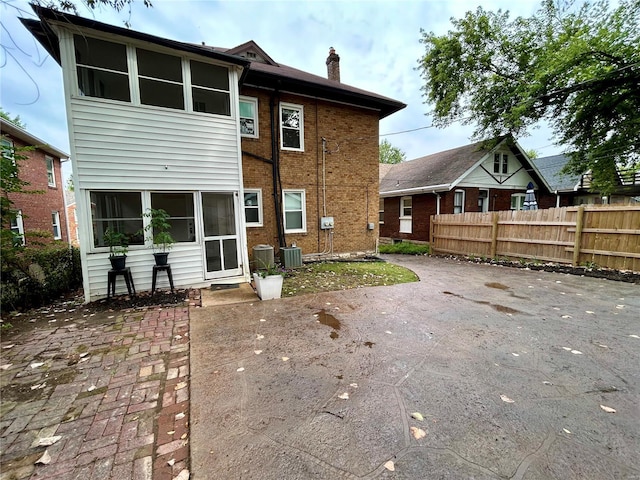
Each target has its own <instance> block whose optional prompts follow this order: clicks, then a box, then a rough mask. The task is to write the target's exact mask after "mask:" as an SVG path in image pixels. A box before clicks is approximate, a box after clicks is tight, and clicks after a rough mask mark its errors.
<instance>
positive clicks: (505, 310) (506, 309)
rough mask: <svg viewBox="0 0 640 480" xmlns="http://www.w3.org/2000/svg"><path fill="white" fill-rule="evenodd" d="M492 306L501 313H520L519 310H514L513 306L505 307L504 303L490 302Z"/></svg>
mask: <svg viewBox="0 0 640 480" xmlns="http://www.w3.org/2000/svg"><path fill="white" fill-rule="evenodd" d="M491 306H492V307H493V308H495V309H496V310H497V311H499V312H502V313H520V310H516V309H515V308H510V307H505V306H504V305H494V304H491Z"/></svg>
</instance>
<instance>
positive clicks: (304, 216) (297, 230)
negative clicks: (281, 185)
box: [282, 190, 307, 233]
mask: <svg viewBox="0 0 640 480" xmlns="http://www.w3.org/2000/svg"><path fill="white" fill-rule="evenodd" d="M287 193H299V194H300V200H301V203H302V211H301V215H302V228H292V229H287V208H286V203H285V196H286V194H287ZM294 211H295V210H294ZM282 217H283V222H284V233H307V201H306V198H305V191H304V190H282Z"/></svg>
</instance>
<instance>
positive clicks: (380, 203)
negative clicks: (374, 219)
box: [378, 198, 384, 225]
mask: <svg viewBox="0 0 640 480" xmlns="http://www.w3.org/2000/svg"><path fill="white" fill-rule="evenodd" d="M378 223H379V224H380V225H384V198H380V200H379V201H378Z"/></svg>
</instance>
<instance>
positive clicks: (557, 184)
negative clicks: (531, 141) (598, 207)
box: [531, 155, 582, 192]
mask: <svg viewBox="0 0 640 480" xmlns="http://www.w3.org/2000/svg"><path fill="white" fill-rule="evenodd" d="M531 161H532V162H533V163H534V165H535V166H536V168H537V169H538V171H539V172H540V175H542V176H543V177H544V179H545V180H546V181H547V183H548V184H549V188H550V189H551V191H552V192H573V191H575V190H578V188H579V187H580V181H581V177H582V175H575V174H573V175H571V174H565V173H561V170H562V169H563V168H564V166H565V165H566V164H567V162H569V157H567V156H566V155H552V156H550V157H541V158H534V159H532V160H531Z"/></svg>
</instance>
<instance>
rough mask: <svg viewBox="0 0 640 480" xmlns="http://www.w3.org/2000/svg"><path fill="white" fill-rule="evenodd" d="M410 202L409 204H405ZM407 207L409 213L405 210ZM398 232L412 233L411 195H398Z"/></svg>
mask: <svg viewBox="0 0 640 480" xmlns="http://www.w3.org/2000/svg"><path fill="white" fill-rule="evenodd" d="M407 203H410V205H407ZM407 209H409V215H406V210H407ZM399 232H400V233H413V197H400V229H399Z"/></svg>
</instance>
